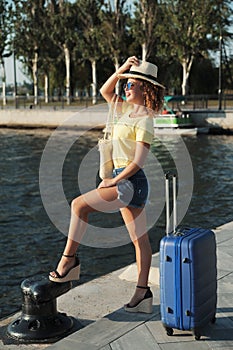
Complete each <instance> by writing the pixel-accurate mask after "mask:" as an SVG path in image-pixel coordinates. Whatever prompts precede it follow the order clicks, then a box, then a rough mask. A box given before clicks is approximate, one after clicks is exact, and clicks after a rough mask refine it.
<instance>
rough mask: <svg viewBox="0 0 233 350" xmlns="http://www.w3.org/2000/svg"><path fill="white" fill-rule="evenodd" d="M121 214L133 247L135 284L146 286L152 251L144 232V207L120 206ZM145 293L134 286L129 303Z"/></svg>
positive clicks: (140, 297)
mask: <svg viewBox="0 0 233 350" xmlns="http://www.w3.org/2000/svg"><path fill="white" fill-rule="evenodd" d="M121 214H122V217H123V219H124V222H125V224H126V227H127V229H128V231H129V234H130V237H131V239H132V241H133V244H134V248H135V254H136V262H137V269H138V281H137V285H138V286H142V287H147V285H148V277H149V272H150V266H151V258H152V251H151V245H150V241H149V237H148V234H147V232H146V213H145V209H141V208H132V207H127V208H122V209H121ZM145 293H146V290H145V289H141V288H136V291H135V294H134V295H133V297H132V299H131V301H130V303H129V304H130V305H135V304H136V303H137V302H138V301H140V300H142V298H143V297H144V295H145Z"/></svg>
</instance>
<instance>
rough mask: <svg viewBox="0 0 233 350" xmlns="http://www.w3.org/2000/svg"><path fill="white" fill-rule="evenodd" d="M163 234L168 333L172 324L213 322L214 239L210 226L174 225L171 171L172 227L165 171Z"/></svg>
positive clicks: (197, 326)
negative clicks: (180, 226) (164, 220)
mask: <svg viewBox="0 0 233 350" xmlns="http://www.w3.org/2000/svg"><path fill="white" fill-rule="evenodd" d="M165 188H166V207H167V208H166V213H167V227H166V236H165V237H164V238H162V239H161V241H160V305H161V319H162V323H163V325H164V327H165V329H166V332H167V335H172V334H173V328H176V329H180V330H191V331H192V332H193V334H194V336H195V339H196V340H198V339H200V337H201V335H202V328H203V327H204V326H205V325H206V324H207V323H209V322H212V323H214V322H215V314H216V304H217V267H216V241H215V234H214V232H213V231H211V230H207V229H202V228H184V229H176V176H175V175H173V231H172V232H171V233H169V221H170V219H169V216H170V213H169V175H166V186H165Z"/></svg>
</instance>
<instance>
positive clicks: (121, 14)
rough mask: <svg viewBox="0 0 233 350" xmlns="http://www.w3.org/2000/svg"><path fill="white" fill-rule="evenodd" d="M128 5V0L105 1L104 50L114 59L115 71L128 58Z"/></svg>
mask: <svg viewBox="0 0 233 350" xmlns="http://www.w3.org/2000/svg"><path fill="white" fill-rule="evenodd" d="M126 3H127V2H126V0H114V2H113V1H110V0H109V1H105V5H104V7H103V12H102V29H103V43H102V44H103V50H104V52H105V54H106V55H108V57H111V58H112V61H113V63H114V66H115V70H117V69H118V68H119V66H120V60H121V59H122V58H123V57H125V56H126V52H127V48H128V46H129V45H128V37H129V28H128V26H127V24H128V19H129V8H128V7H127V6H126ZM118 90H119V86H117V91H118Z"/></svg>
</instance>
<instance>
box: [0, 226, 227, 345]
mask: <svg viewBox="0 0 233 350" xmlns="http://www.w3.org/2000/svg"><path fill="white" fill-rule="evenodd" d="M214 232H215V233H216V240H217V259H218V263H217V267H218V304H217V314H216V323H215V324H214V325H212V324H210V325H208V326H207V327H206V328H205V330H204V335H203V336H202V337H201V340H199V341H197V340H194V336H193V335H192V333H191V332H188V331H178V330H174V335H173V336H171V337H169V336H167V334H166V332H165V330H164V328H163V326H162V324H161V321H160V300H159V294H160V293H159V288H158V283H159V278H158V277H159V254H155V255H154V256H153V263H152V267H151V274H150V285H151V289H152V291H153V294H154V302H153V304H154V306H153V313H152V314H149V315H148V314H130V313H127V312H125V311H124V310H123V308H122V306H123V305H124V304H125V303H127V302H128V301H129V298H130V297H131V295H132V294H133V292H134V288H135V283H136V264H132V265H130V266H127V267H126V268H123V269H120V270H117V271H114V272H112V273H110V274H108V275H106V276H102V277H100V278H98V279H96V280H92V281H90V282H88V283H85V284H83V285H80V286H78V287H76V288H74V289H72V290H70V291H69V292H68V293H67V294H65V295H63V296H61V297H60V298H58V309H59V311H61V312H66V313H67V314H68V315H70V316H73V317H74V318H77V319H78V320H79V321H80V322H81V323H82V325H83V328H82V329H81V330H79V331H77V332H74V333H72V334H71V335H69V336H68V337H66V338H64V339H62V340H60V341H58V342H57V343H54V344H30V345H26V344H14V343H13V342H11V340H9V339H7V338H6V337H5V336H4V330H5V329H6V326H7V325H8V324H9V323H10V322H11V321H12V320H13V319H14V318H16V317H17V315H14V316H12V317H9V318H7V319H4V320H2V321H1V322H0V327H1V328H0V329H1V337H2V340H1V341H0V349H6V350H11V349H25V350H26V349H28V350H34V349H35V350H36V349H44V348H46V349H48V350H71V349H78V350H100V349H101V350H119V349H122V350H132V349H134V350H141V349H143V350H152V349H153V350H154V349H158V350H159V349H160V350H175V349H179V350H182V349H187V348H188V349H189V350H195V349H196V350H202V349H203V350H204V349H206V350H207V349H208V350H209V349H213V350H218V349H224V350H230V349H231V350H233V222H230V223H227V224H225V225H223V226H221V227H218V228H217V229H215V230H214ZM206 253H207V254H208V252H206Z"/></svg>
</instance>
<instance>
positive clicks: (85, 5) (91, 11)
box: [76, 0, 103, 104]
mask: <svg viewBox="0 0 233 350" xmlns="http://www.w3.org/2000/svg"><path fill="white" fill-rule="evenodd" d="M76 5H77V13H78V22H79V23H80V24H81V33H80V42H81V44H80V47H79V48H78V49H79V51H80V50H81V52H82V57H83V59H85V60H87V61H89V62H90V63H91V69H92V84H91V85H92V103H93V104H96V102H97V67H96V66H97V61H98V60H99V59H100V58H101V57H102V53H103V50H102V41H103V34H102V27H101V18H100V12H101V7H102V6H103V1H101V0H79V1H77V2H76Z"/></svg>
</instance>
